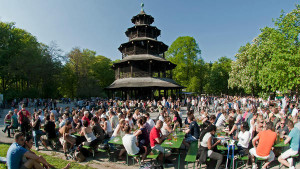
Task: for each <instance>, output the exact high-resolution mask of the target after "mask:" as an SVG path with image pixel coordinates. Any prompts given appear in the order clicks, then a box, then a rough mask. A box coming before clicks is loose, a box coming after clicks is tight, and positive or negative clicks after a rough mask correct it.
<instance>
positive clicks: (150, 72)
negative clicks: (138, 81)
mask: <svg viewBox="0 0 300 169" xmlns="http://www.w3.org/2000/svg"><path fill="white" fill-rule="evenodd" d="M151 63H152V60H150V61H149V75H150V77H152V70H151Z"/></svg>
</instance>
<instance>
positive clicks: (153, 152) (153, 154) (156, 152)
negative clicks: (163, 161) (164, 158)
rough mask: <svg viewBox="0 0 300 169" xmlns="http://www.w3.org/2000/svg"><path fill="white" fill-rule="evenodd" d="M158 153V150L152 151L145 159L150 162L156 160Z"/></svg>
mask: <svg viewBox="0 0 300 169" xmlns="http://www.w3.org/2000/svg"><path fill="white" fill-rule="evenodd" d="M159 154H160V152H159V151H158V150H154V149H153V150H152V151H151V152H150V153H149V154H148V155H147V158H150V159H151V161H152V160H156V159H157V157H158V156H159Z"/></svg>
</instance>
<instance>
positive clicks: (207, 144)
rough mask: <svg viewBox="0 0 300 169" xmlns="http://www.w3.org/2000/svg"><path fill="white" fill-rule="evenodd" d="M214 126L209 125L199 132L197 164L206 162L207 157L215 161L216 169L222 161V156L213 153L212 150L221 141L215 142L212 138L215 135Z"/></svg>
mask: <svg viewBox="0 0 300 169" xmlns="http://www.w3.org/2000/svg"><path fill="white" fill-rule="evenodd" d="M216 130H217V128H216V126H215V125H210V126H208V127H207V128H206V129H204V130H203V131H202V132H201V135H200V146H199V151H198V155H197V156H198V158H199V161H198V164H197V165H199V164H201V163H204V162H206V159H207V157H209V158H211V159H213V160H217V163H216V167H215V168H216V169H219V168H220V165H221V163H222V161H223V155H222V154H220V153H217V152H214V151H213V149H214V148H215V147H216V146H217V145H218V144H220V142H221V140H217V141H216V140H215V139H214V138H213V136H214V135H215V133H216Z"/></svg>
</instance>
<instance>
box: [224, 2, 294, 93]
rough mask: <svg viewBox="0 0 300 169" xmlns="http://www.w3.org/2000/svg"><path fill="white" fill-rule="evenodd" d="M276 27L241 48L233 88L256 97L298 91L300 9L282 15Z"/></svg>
mask: <svg viewBox="0 0 300 169" xmlns="http://www.w3.org/2000/svg"><path fill="white" fill-rule="evenodd" d="M274 24H275V27H274V28H269V27H265V28H263V29H261V34H260V35H259V36H258V37H257V38H255V39H254V41H253V43H252V44H246V46H243V47H241V48H240V51H239V53H238V54H237V55H236V61H235V62H233V64H232V71H231V73H230V79H229V85H230V87H239V88H242V89H244V90H245V92H247V93H252V94H254V95H257V94H260V95H264V93H269V92H274V91H280V92H282V93H287V92H288V91H293V90H298V89H299V85H300V76H299V75H300V74H299V72H300V66H299V65H300V51H299V50H300V47H299V37H300V6H299V5H296V9H294V10H293V11H291V12H290V13H288V14H285V13H283V12H282V14H281V15H280V17H279V18H277V19H276V20H275V22H274Z"/></svg>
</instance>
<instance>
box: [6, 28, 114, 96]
mask: <svg viewBox="0 0 300 169" xmlns="http://www.w3.org/2000/svg"><path fill="white" fill-rule="evenodd" d="M63 63H64V64H63ZM111 65H112V61H111V60H110V59H108V58H106V57H104V56H100V55H98V56H96V52H95V51H92V50H89V49H84V50H80V49H79V48H74V49H73V50H72V51H71V52H70V53H69V54H68V55H67V57H66V56H63V55H62V54H61V50H60V49H58V47H57V45H56V44H55V43H51V44H50V45H45V44H42V43H39V42H38V41H37V39H36V37H34V36H33V35H31V34H30V33H28V32H26V31H25V30H23V29H19V28H16V27H15V24H14V23H4V22H0V93H3V94H4V97H5V99H6V100H11V99H13V98H23V97H29V98H37V97H42V98H57V97H61V96H64V97H72V98H73V97H90V96H105V94H104V92H103V88H105V87H107V86H108V85H109V84H110V83H111V82H112V81H113V80H114V72H113V70H112V69H110V66H111Z"/></svg>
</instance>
